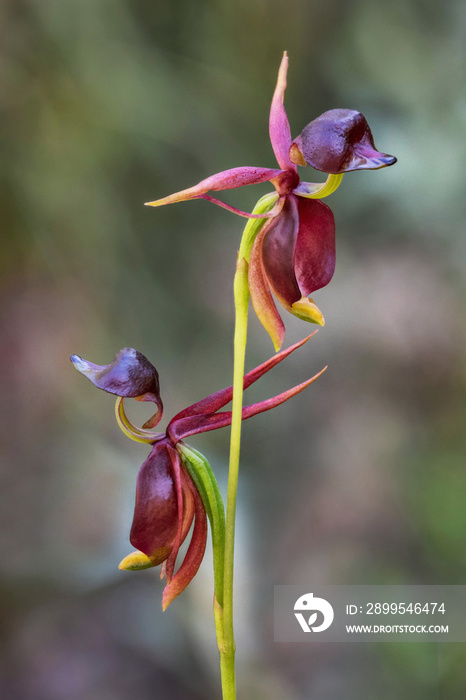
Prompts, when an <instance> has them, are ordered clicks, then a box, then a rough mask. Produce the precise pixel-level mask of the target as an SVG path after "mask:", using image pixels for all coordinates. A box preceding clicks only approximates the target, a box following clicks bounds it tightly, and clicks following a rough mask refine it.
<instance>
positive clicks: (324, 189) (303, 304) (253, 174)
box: [147, 52, 396, 350]
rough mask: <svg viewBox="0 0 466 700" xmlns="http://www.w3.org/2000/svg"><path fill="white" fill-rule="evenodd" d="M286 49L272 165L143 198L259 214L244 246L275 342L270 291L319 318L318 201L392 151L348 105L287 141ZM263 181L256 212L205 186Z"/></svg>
mask: <svg viewBox="0 0 466 700" xmlns="http://www.w3.org/2000/svg"><path fill="white" fill-rule="evenodd" d="M287 70H288V56H287V54H286V52H285V54H284V56H283V59H282V62H281V65H280V69H279V72H278V80H277V85H276V88H275V92H274V95H273V99H272V105H271V109H270V120H269V133H270V140H271V143H272V148H273V151H274V153H275V157H276V159H277V162H278V166H279V168H278V169H271V168H259V167H249V166H245V167H239V168H232V169H230V170H225V171H223V172H220V173H217V174H216V175H212V176H210V177H208V178H207V179H205V180H202V181H201V182H199V183H198V184H197V185H195V186H194V187H190V188H188V189H185V190H182V191H180V192H176V193H175V194H172V195H169V196H168V197H164V198H163V199H158V200H156V201H154V202H148V203H147V204H148V205H149V206H154V207H157V206H161V205H164V204H172V203H174V202H181V201H184V200H188V199H206V200H208V201H210V202H213V203H215V204H218V205H219V206H222V207H224V208H226V209H228V210H230V211H232V212H234V213H236V214H239V215H240V216H245V217H249V218H256V219H262V222H261V224H262V225H261V226H260V227H258V228H257V230H256V238H255V241H254V244H253V246H252V250H251V251H250V258H249V259H248V260H247V262H248V263H249V268H248V283H249V290H250V294H251V300H252V303H253V306H254V309H255V311H256V313H257V315H258V317H259V319H260V321H261V323H262V324H263V326H264V327H265V329H266V330H267V331H268V333H269V335H270V336H271V338H272V341H273V343H274V345H275V349H276V350H278V349H279V348H280V347H281V345H282V343H283V339H284V334H285V327H284V324H283V321H282V319H281V317H280V315H279V313H278V311H277V308H276V306H275V303H274V300H273V297H272V293H273V294H274V295H275V297H276V298H277V299H278V300H279V301H280V302H281V304H282V305H283V306H284V307H285V308H286V309H287V310H288V311H290V312H291V313H292V314H294V315H295V316H298V317H299V318H301V319H304V320H306V321H309V322H311V323H317V324H319V325H324V317H323V315H322V312H321V311H320V309H319V308H318V307H317V306H316V304H315V303H314V301H313V300H312V299H311V298H310V297H309V295H310V294H312V293H313V292H315V291H317V290H318V289H321V288H322V287H325V285H327V284H328V283H329V282H330V280H331V278H332V276H333V273H334V270H335V224H334V218H333V214H332V212H331V210H330V209H329V207H328V206H327V205H326V204H324V203H323V202H321V201H320V199H321V198H323V197H326V196H328V195H330V194H332V193H333V192H334V191H335V190H336V188H337V187H338V186H339V184H340V182H341V179H342V177H343V173H345V172H348V171H351V170H361V169H369V170H375V169H379V168H383V167H385V166H388V165H392V164H393V163H395V162H396V158H395V157H393V156H390V155H388V154H386V153H380V152H379V151H377V150H376V148H375V146H374V140H373V137H372V133H371V131H370V128H369V125H368V123H367V121H366V119H365V117H364V116H363V115H362V114H361V113H360V112H356V111H354V110H349V109H332V110H330V111H328V112H325V113H324V114H322V115H320V117H317V119H314V121H312V122H310V124H308V125H307V126H306V127H305V129H304V130H303V132H302V133H301V134H300V136H298V137H297V138H296V139H295V140H294V141H293V139H292V138H291V130H290V125H289V121H288V117H287V114H286V111H285V107H284V104H283V101H284V95H285V89H286V76H287ZM297 165H302V166H305V165H311V166H312V167H314V168H315V169H317V170H321V171H323V172H325V173H328V174H329V175H328V178H327V180H326V182H324V183H323V184H322V183H320V184H314V183H309V182H301V181H300V178H299V175H298V173H297V167H296V166H297ZM267 181H270V182H271V183H272V184H273V185H274V187H275V190H276V193H275V194H274V195H273V196H269V198H268V200H267V205H266V206H265V207H262V208H261V209H260V211H259V213H258V210H257V209H256V210H255V213H252V214H249V213H247V212H244V211H241V210H239V209H236V208H235V207H232V206H230V205H229V204H226V203H224V202H221V201H219V200H218V199H216V198H214V197H212V196H211V195H210V194H208V192H217V191H220V190H227V189H232V188H236V187H242V186H244V185H252V184H257V183H261V182H267Z"/></svg>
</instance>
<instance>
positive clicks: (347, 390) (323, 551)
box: [0, 0, 466, 700]
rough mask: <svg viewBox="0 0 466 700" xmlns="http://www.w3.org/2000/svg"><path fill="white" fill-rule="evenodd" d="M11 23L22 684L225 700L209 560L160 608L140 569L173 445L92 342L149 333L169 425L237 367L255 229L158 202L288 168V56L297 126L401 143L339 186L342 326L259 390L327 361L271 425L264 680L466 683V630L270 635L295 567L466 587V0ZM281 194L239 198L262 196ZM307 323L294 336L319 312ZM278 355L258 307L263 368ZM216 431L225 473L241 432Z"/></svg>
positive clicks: (15, 517)
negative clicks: (125, 413) (237, 279)
mask: <svg viewBox="0 0 466 700" xmlns="http://www.w3.org/2000/svg"><path fill="white" fill-rule="evenodd" d="M0 13H1V23H0V24H1V30H0V31H1V41H0V95H1V97H0V102H1V103H0V120H1V131H0V139H1V159H0V172H1V187H0V197H1V204H2V206H1V210H2V235H1V260H0V265H1V280H0V292H1V305H0V324H1V341H0V353H1V360H0V371H1V375H2V385H3V389H2V405H1V424H0V430H1V433H2V447H1V474H2V482H1V488H0V499H1V511H0V513H1V514H0V518H1V545H2V553H1V557H0V567H1V584H0V606H1V614H2V621H1V626H0V639H1V645H2V651H1V655H0V657H1V661H0V663H1V670H2V671H1V679H0V696H1V697H2V698H5V700H32V698H34V700H107V699H108V700H127V699H128V698H133V697H134V698H136V697H137V698H138V700H146V699H147V700H149V699H150V700H152V699H153V698H157V699H158V700H165V698H167V699H168V698H170V700H174V699H177V698H180V699H181V698H183V700H191V699H192V700H195V699H196V700H197V699H198V698H199V699H200V698H202V699H203V700H208V699H210V698H212V699H215V698H218V697H219V686H218V683H219V679H218V669H217V665H218V664H217V653H216V648H215V637H214V629H213V623H212V617H211V599H212V575H211V560H210V555H209V554H208V555H207V556H206V559H205V561H204V563H203V565H202V568H201V570H200V572H199V574H198V576H197V577H196V579H195V581H194V582H193V583H192V585H191V586H190V587H189V589H188V590H187V591H186V592H185V593H184V594H183V596H182V597H181V598H179V599H178V600H177V601H176V602H175V603H174V604H173V605H172V606H171V608H169V609H168V611H167V612H165V613H164V614H162V611H161V605H160V599H161V592H162V583H161V582H160V581H159V579H158V576H157V572H154V571H149V572H141V573H139V574H129V573H125V572H119V571H118V570H117V564H118V562H119V561H120V559H121V558H122V557H123V556H125V555H126V554H127V553H128V552H129V551H130V545H129V542H128V532H129V527H130V523H131V517H132V507H133V499H134V484H135V476H136V473H137V470H138V467H139V465H140V464H141V463H142V461H143V460H144V459H145V456H146V454H147V449H146V448H145V447H144V446H143V445H137V444H135V443H131V442H129V441H128V440H126V439H125V438H124V436H123V435H122V434H121V433H120V432H119V430H118V428H117V426H116V424H115V421H114V414H113V405H114V403H113V400H112V399H111V397H109V396H108V395H106V394H104V393H102V392H98V391H96V390H94V389H93V388H92V386H91V385H90V384H89V383H88V382H86V381H85V380H84V379H83V378H82V377H81V376H79V375H78V374H77V373H76V372H75V371H74V370H73V368H72V366H71V364H70V362H69V360H68V357H69V355H70V354H71V353H78V354H81V355H83V356H84V357H86V358H89V359H91V360H93V361H95V362H98V363H107V362H109V361H111V359H112V358H113V356H114V354H115V352H116V351H117V350H118V349H119V348H121V347H125V346H132V347H136V348H138V349H140V350H141V351H142V352H144V353H145V354H146V355H147V356H148V357H149V358H150V359H151V360H152V361H153V362H154V364H155V365H156V366H157V368H158V370H159V372H160V376H161V384H162V395H163V398H164V403H165V406H166V415H167V417H170V415H173V414H174V413H175V412H176V411H178V410H180V409H181V408H183V407H184V406H186V405H188V404H189V403H191V402H193V401H195V400H197V399H199V398H201V397H203V396H205V395H206V394H207V393H210V392H212V391H214V390H216V389H218V388H220V387H222V386H225V385H227V384H229V383H230V377H231V361H232V343H231V336H232V327H233V308H232V291H231V280H232V275H233V271H234V264H235V253H236V250H237V247H238V245H239V240H240V235H241V231H242V227H243V225H244V221H243V220H241V219H239V218H237V217H235V216H233V215H232V214H230V213H228V212H226V211H224V210H221V209H218V208H216V207H214V206H212V205H210V204H208V203H206V202H201V201H197V202H188V203H183V204H179V205H176V206H171V207H166V208H163V209H157V210H155V209H151V208H145V207H144V206H142V205H143V202H145V201H148V200H151V199H155V198H158V197H161V196H163V195H165V194H168V193H170V192H172V191H175V190H178V189H182V188H184V187H187V186H190V185H191V184H194V183H195V182H197V181H199V180H201V179H203V178H204V177H206V176H207V175H209V174H212V173H214V172H217V171H219V170H222V169H225V168H229V167H233V166H237V165H261V166H268V167H273V166H274V158H273V153H272V150H271V147H270V144H269V140H268V132H267V123H268V110H269V105H270V99H271V95H272V92H273V88H274V83H275V79H276V73H277V69H278V65H279V61H280V58H281V54H282V51H283V50H284V49H287V50H288V52H289V55H290V74H289V83H288V90H287V96H286V105H287V109H288V113H289V117H290V121H291V124H292V130H293V133H294V134H295V135H296V134H298V133H299V132H300V131H301V129H302V128H303V127H304V125H305V124H307V123H308V122H309V121H311V119H313V118H315V117H316V116H317V115H318V114H320V113H321V112H323V111H325V110H327V109H330V108H333V107H350V108H354V109H358V110H359V111H362V112H363V113H364V114H365V115H366V117H367V119H368V120H369V122H370V124H371V127H372V130H373V132H374V134H375V139H376V144H377V145H378V146H379V148H380V149H381V150H384V151H387V152H388V153H394V154H395V155H397V156H398V158H399V162H398V164H397V165H396V166H395V167H393V168H390V169H386V170H381V171H377V172H360V173H352V174H349V175H347V176H345V178H344V180H343V184H342V186H341V187H340V189H339V190H338V192H337V193H336V194H335V195H333V196H332V197H331V198H330V199H329V200H326V201H327V203H329V204H330V206H332V209H333V211H334V214H335V219H336V225H337V237H338V260H337V270H336V274H335V277H334V279H333V281H332V283H331V285H330V286H329V287H328V288H327V289H324V290H321V291H320V292H318V293H317V294H316V295H315V298H316V301H317V303H318V305H319V306H320V307H321V308H322V309H323V311H324V314H325V317H326V321H327V325H326V327H325V329H323V330H321V331H320V332H319V333H318V335H317V337H316V338H315V339H313V340H312V341H311V342H310V343H309V345H308V346H306V347H305V348H303V349H302V350H301V351H300V353H299V354H297V355H295V356H293V357H292V358H290V359H289V360H288V361H287V363H286V364H285V365H284V366H282V367H281V368H280V369H279V370H278V369H277V370H276V371H275V372H274V373H272V374H271V375H270V376H269V377H267V378H264V379H263V380H262V381H261V382H260V383H259V386H257V388H254V389H251V390H250V399H251V400H256V399H260V398H265V397H267V396H269V395H271V393H272V392H273V393H276V392H278V391H281V390H283V389H284V388H286V387H289V386H291V385H292V384H293V383H297V382H300V381H302V380H303V379H305V378H306V377H308V376H310V375H311V374H313V373H315V372H316V371H318V370H319V369H320V368H321V367H322V366H323V365H324V364H328V365H329V369H328V371H327V372H326V374H325V375H324V376H323V377H322V378H321V379H320V380H319V381H318V382H317V383H316V384H314V385H313V386H312V387H311V388H310V389H309V390H308V391H307V392H305V393H304V394H301V395H300V396H299V397H297V398H296V399H294V400H293V402H290V403H289V404H287V405H285V406H283V407H281V408H279V409H277V410H276V411H274V412H273V413H270V414H267V415H265V416H259V417H257V418H255V419H253V420H252V421H250V422H248V423H247V424H245V428H244V443H243V456H242V468H241V484H240V506H239V530H238V537H237V567H236V625H237V645H238V670H239V689H240V698H242V699H243V700H249V699H254V700H257V699H262V698H264V699H265V698H266V699H267V700H282V699H283V698H285V697H286V698H289V699H290V700H307V699H308V698H312V699H313V700H339V699H340V698H345V700H353V699H354V700H356V698H357V699H358V700H359V699H360V698H363V697H367V698H369V697H370V698H374V697H377V698H380V699H381V700H385V699H386V700H404V699H406V700H408V699H409V700H417V699H419V700H434V699H435V700H438V698H439V697H441V698H442V700H453V699H455V700H456V698H458V699H459V698H464V697H465V696H466V664H465V661H466V649H465V645H462V644H443V645H438V646H437V645H435V644H373V645H365V644H350V645H348V646H346V647H345V646H344V645H338V644H328V645H307V644H305V645H284V644H281V645H280V644H275V643H274V642H273V633H272V631H273V585H274V584H300V583H308V582H309V583H312V582H316V583H332V584H343V583H348V584H350V583H352V584H377V583H404V584H409V583H413V584H414V583H416V584H428V583H429V584H465V583H466V559H465V554H464V552H465V547H464V543H465V536H466V508H465V496H466V469H465V456H466V433H465V429H464V426H465V423H466V354H465V341H466V337H465V321H466V306H465V302H464V298H465V292H466V257H465V252H466V237H465V236H464V221H465V218H466V211H465V198H464V189H465V188H464V182H465V177H466V138H465V137H466V41H465V38H466V37H465V30H466V4H465V3H464V2H463V1H462V0H449V2H444V3H442V2H435V0H392V1H391V2H390V3H386V2H374V0H352V1H351V2H348V1H347V0H325V2H324V1H323V0H291V1H290V2H289V3H287V4H285V3H283V2H278V0H236V1H235V2H231V1H229V0H217V1H214V0H210V1H207V0H199V2H189V1H188V0H178V1H177V2H170V0H159V1H158V2H153V3H147V2H142V1H141V0H126V1H123V0H65V1H62V2H57V1H53V0H9V1H8V0H4V1H3V2H2V3H1V6H0ZM306 178H307V179H310V180H312V179H315V180H317V181H318V180H319V179H322V176H321V174H316V173H314V174H313V173H312V172H311V173H306ZM267 191H268V186H267V185H259V186H255V187H251V188H244V189H242V190H239V191H236V192H231V193H227V194H226V196H225V199H227V200H228V201H229V202H230V203H232V204H234V205H236V206H239V207H240V208H242V209H251V208H252V206H253V205H254V203H255V201H256V200H257V198H258V197H259V196H261V195H262V194H264V193H265V192H267ZM286 323H287V340H288V341H289V342H292V341H294V340H297V339H298V338H300V337H302V336H303V335H304V334H305V333H307V332H308V330H309V327H308V326H306V327H305V325H304V324H303V323H300V322H299V321H298V320H296V319H294V318H291V317H290V316H289V315H287V318H286ZM271 352H272V346H271V343H270V340H269V338H268V337H267V336H266V334H265V332H264V331H263V329H262V327H261V326H260V325H259V323H258V322H257V320H256V319H255V318H254V317H251V323H250V344H249V348H248V357H247V364H248V367H252V366H254V365H255V364H257V363H259V362H261V361H263V360H264V359H265V358H267V357H268V356H269V355H270V354H271ZM136 408H138V407H136ZM136 408H134V413H133V414H132V415H133V417H137V418H138V419H141V417H142V414H141V413H138V412H137V410H136ZM192 444H193V445H194V446H195V447H197V448H198V449H200V450H201V451H203V452H204V453H205V454H206V455H207V456H208V457H209V458H210V460H211V463H212V464H213V466H214V468H215V470H216V472H217V474H218V477H219V481H220V484H221V486H222V489H223V490H225V480H226V459H227V452H228V431H227V430H224V431H221V432H219V433H218V434H208V435H205V436H202V437H198V438H197V439H194V440H192Z"/></svg>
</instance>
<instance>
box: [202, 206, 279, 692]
mask: <svg viewBox="0 0 466 700" xmlns="http://www.w3.org/2000/svg"><path fill="white" fill-rule="evenodd" d="M276 200H277V195H276V194H270V195H266V196H265V197H262V199H260V200H259V202H258V203H257V204H256V206H255V208H254V210H253V214H262V213H265V212H267V211H269V210H270V209H271V208H272V207H273V205H274V204H275V202H276ZM264 221H266V219H250V220H249V221H248V223H247V224H246V227H245V229H244V233H243V238H242V240H241V246H240V250H239V253H238V260H237V264H236V274H235V280H234V287H233V288H234V300H235V336H234V360H233V403H232V420H231V438H230V467H229V473H228V496H227V509H226V511H227V512H226V526H225V571H224V591H223V603H224V605H223V610H222V611H221V614H220V612H218V613H217V614H216V628H217V637H218V631H219V626H220V620H219V621H217V617H219V616H221V618H222V619H221V628H222V633H223V645H222V646H223V648H220V645H219V648H220V669H221V674H222V691H223V700H235V698H236V683H235V639H234V633H233V564H234V548H235V522H236V494H237V490H238V471H239V457H240V444H241V417H242V408H243V377H244V362H245V356H246V341H247V326H248V305H249V286H248V262H249V256H250V254H251V248H252V244H253V243H254V240H255V238H256V236H257V234H258V233H259V230H260V228H261V226H262V225H263V223H264Z"/></svg>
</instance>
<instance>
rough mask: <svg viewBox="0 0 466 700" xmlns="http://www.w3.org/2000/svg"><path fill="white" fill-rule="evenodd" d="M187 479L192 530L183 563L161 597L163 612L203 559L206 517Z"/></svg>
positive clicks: (202, 506) (182, 588)
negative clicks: (191, 504) (192, 502)
mask: <svg viewBox="0 0 466 700" xmlns="http://www.w3.org/2000/svg"><path fill="white" fill-rule="evenodd" d="M187 478H188V479H189V488H190V490H191V492H192V496H193V499H194V509H195V520H194V529H193V534H192V537H191V542H190V543H189V547H188V551H187V552H186V556H185V558H184V559H183V563H182V564H181V566H180V568H179V569H178V571H177V572H176V574H175V575H174V576H173V578H172V579H171V581H170V582H169V583H168V584H167V585H166V586H165V589H164V592H163V597H162V608H163V609H164V610H166V609H167V607H168V606H169V605H170V603H171V602H172V601H173V600H174V599H175V598H176V597H177V596H179V595H180V593H182V592H183V591H184V589H185V588H186V586H187V585H188V584H189V583H190V582H191V581H192V579H193V578H194V576H195V575H196V573H197V571H198V569H199V566H200V565H201V562H202V559H203V557H204V552H205V547H206V542H207V516H206V512H205V508H204V505H203V503H202V500H201V497H200V495H199V492H198V491H197V489H196V487H195V486H194V484H193V483H192V481H191V479H190V478H189V477H187Z"/></svg>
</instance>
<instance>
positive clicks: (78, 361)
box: [71, 334, 324, 609]
mask: <svg viewBox="0 0 466 700" xmlns="http://www.w3.org/2000/svg"><path fill="white" fill-rule="evenodd" d="M312 335H314V334H311V335H310V336H308V337H307V338H304V339H303V340H301V341H299V342H297V343H295V344H294V345H292V346H291V347H289V348H287V349H286V350H283V351H282V352H280V353H278V354H277V355H275V356H274V357H272V358H271V359H269V360H267V361H266V362H264V363H262V364H261V365H259V366H258V367H256V368H255V369H253V370H251V371H250V372H248V373H247V374H246V375H245V377H244V387H245V388H247V387H248V386H250V385H251V384H253V383H254V382H256V381H257V380H258V379H259V378H260V377H262V376H263V375H264V374H266V373H267V372H268V371H270V370H271V369H272V368H273V367H275V366H276V365H277V364H279V363H280V362H282V361H283V360H284V359H285V358H286V357H288V355H290V354H291V353H292V352H294V351H295V350H297V349H298V348H299V347H301V346H302V345H304V343H306V342H307V341H308V340H309V338H311V337H312ZM71 360H72V362H73V364H74V366H75V367H76V369H77V370H78V371H79V372H81V374H83V375H84V376H86V377H87V378H88V379H89V380H90V381H91V382H92V383H93V384H94V385H95V386H97V387H98V388H100V389H103V390H104V391H107V392H109V393H113V394H116V395H117V396H119V398H118V400H117V408H118V410H117V417H118V420H119V423H120V426H121V427H122V429H123V431H124V432H125V434H126V435H128V436H130V437H132V438H133V439H135V440H137V441H140V442H146V443H147V442H150V443H152V448H151V452H150V454H149V456H148V458H147V459H146V460H145V462H144V463H143V465H142V466H141V468H140V470H139V473H138V476H137V481H136V502H135V507H134V516H133V523H132V526H131V533H130V542H131V544H132V545H133V546H134V547H135V548H136V551H135V552H133V553H131V554H129V555H128V556H127V557H125V558H124V559H123V561H122V562H121V563H120V568H121V569H125V570H128V571H139V570H142V569H147V568H151V567H154V566H158V565H160V564H161V565H162V575H165V576H166V578H167V585H166V587H165V590H164V593H163V600H162V603H163V608H164V609H165V608H166V607H167V606H168V605H169V604H170V603H171V602H172V601H173V600H174V598H175V597H177V596H178V595H179V594H180V593H181V592H182V591H183V590H184V589H185V588H186V586H187V585H188V584H189V582H190V581H191V580H192V578H193V577H194V576H195V574H196V572H197V570H198V568H199V566H200V564H201V561H202V558H203V556H204V551H205V546H206V538H207V518H206V511H205V507H204V505H203V501H202V498H201V496H200V494H199V492H198V491H197V488H196V486H195V484H194V482H193V479H192V478H191V476H190V475H189V473H188V471H187V469H186V467H185V466H184V464H183V462H182V460H181V457H180V453H179V450H178V445H179V444H181V440H182V439H184V438H185V437H187V436H189V435H196V434H199V433H203V432H206V431H209V430H216V429H218V428H222V427H226V426H228V425H230V424H231V411H224V412H218V410H219V409H220V408H222V407H223V406H225V405H226V404H227V403H229V401H231V398H232V387H227V388H226V389H222V390H221V391H218V392H216V393H214V394H212V395H211V396H208V397H206V398H205V399H202V400H201V401H198V402H197V403H195V404H193V405H192V406H189V407H188V408H186V409H184V410H183V411H180V412H179V413H178V414H177V415H176V416H175V417H174V418H173V419H172V420H171V421H170V423H169V424H168V426H167V429H166V431H165V433H160V432H152V433H151V431H149V430H145V429H140V428H137V427H136V426H133V424H132V423H131V422H130V421H129V419H128V418H127V416H126V414H125V413H124V409H123V399H124V398H127V397H134V398H138V397H139V398H140V394H139V392H140V390H141V387H142V388H145V389H147V394H144V395H147V396H148V395H149V394H150V395H151V396H152V399H151V400H152V401H154V402H155V403H156V404H157V406H159V405H160V406H161V405H162V402H161V399H160V395H159V393H158V392H159V383H158V374H157V371H156V369H155V367H154V366H153V365H152V364H151V363H150V362H149V361H148V360H147V358H145V357H144V355H142V354H141V353H139V352H138V351H137V350H134V349H132V348H125V349H124V350H121V351H120V352H119V353H118V354H117V355H116V357H115V359H114V361H113V362H112V363H110V364H109V365H95V364H93V363H91V362H88V361H87V360H83V359H82V358H80V357H78V356H77V355H73V356H72V357H71ZM322 371H324V370H322ZM320 374H322V372H319V373H318V374H317V375H315V376H314V377H311V378H310V379H308V380H307V381H305V382H302V383H301V384H299V385H298V386H296V387H293V388H292V389H289V390H287V391H285V392H283V393H281V394H279V395H278V396H275V397H273V398H271V399H266V400H265V401H260V402H259V403H255V404H252V405H251V406H245V407H244V409H243V418H244V419H246V418H250V417H252V416H254V415H257V414H258V413H262V412H263V411H268V410H271V409H272V408H275V406H278V405H280V404H282V403H284V402H285V401H288V399H290V398H291V397H292V396H295V395H296V394H298V393H299V392H301V391H303V390H304V389H305V388H306V387H308V386H309V385H310V384H311V383H312V382H313V381H315V379H317V377H319V376H320ZM119 392H121V393H119ZM193 523H194V527H193V532H192V535H191V540H190V544H189V547H188V550H187V552H186V554H185V556H184V558H183V561H182V563H181V565H180V566H179V568H178V570H176V560H177V557H178V554H179V549H180V547H181V545H182V544H183V542H184V540H185V539H186V537H187V535H188V533H189V530H190V528H191V525H192V524H193Z"/></svg>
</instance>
